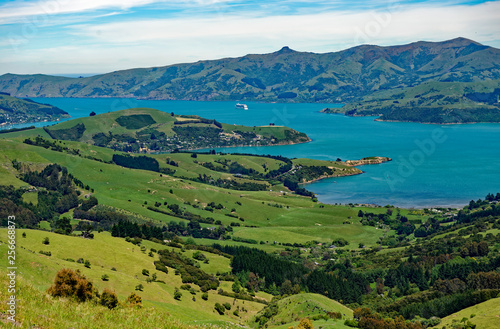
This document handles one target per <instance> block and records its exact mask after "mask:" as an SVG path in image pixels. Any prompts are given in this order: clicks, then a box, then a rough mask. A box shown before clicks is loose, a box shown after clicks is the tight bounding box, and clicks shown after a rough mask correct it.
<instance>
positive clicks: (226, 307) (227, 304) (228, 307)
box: [223, 302, 231, 311]
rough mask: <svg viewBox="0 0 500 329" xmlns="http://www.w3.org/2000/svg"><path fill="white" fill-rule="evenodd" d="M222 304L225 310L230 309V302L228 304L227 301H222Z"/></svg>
mask: <svg viewBox="0 0 500 329" xmlns="http://www.w3.org/2000/svg"><path fill="white" fill-rule="evenodd" d="M223 305H224V308H225V309H226V310H228V311H229V310H230V309H231V304H229V303H227V302H226V303H224V304H223Z"/></svg>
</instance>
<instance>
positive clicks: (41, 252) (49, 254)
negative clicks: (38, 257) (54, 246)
mask: <svg viewBox="0 0 500 329" xmlns="http://www.w3.org/2000/svg"><path fill="white" fill-rule="evenodd" d="M39 253H40V254H42V255H45V256H52V253H51V252H50V251H43V250H40V251H39Z"/></svg>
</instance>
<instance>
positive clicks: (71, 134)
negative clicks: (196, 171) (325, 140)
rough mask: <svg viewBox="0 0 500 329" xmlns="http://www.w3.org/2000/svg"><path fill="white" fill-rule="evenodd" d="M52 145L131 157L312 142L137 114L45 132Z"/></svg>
mask: <svg viewBox="0 0 500 329" xmlns="http://www.w3.org/2000/svg"><path fill="white" fill-rule="evenodd" d="M44 129H45V131H46V132H47V134H49V135H50V136H51V137H52V138H54V139H60V140H70V141H82V142H86V143H90V144H94V145H98V146H104V147H110V148H113V149H115V150H121V151H129V152H158V151H162V152H170V151H174V150H189V149H200V148H211V147H224V146H248V145H254V146H258V145H260V146H265V145H282V144H295V143H304V142H308V141H310V139H309V137H307V135H306V134H304V133H300V132H297V131H295V130H293V129H290V128H287V127H283V126H259V127H246V126H241V125H229V124H224V123H220V122H217V121H216V120H209V119H204V118H201V117H199V116H182V115H175V114H174V113H166V112H162V111H158V110H154V109H147V108H137V109H128V110H122V111H115V112H111V113H104V114H99V115H96V116H90V117H85V118H78V119H74V120H70V121H66V122H62V123H60V124H57V125H55V126H52V127H47V128H44Z"/></svg>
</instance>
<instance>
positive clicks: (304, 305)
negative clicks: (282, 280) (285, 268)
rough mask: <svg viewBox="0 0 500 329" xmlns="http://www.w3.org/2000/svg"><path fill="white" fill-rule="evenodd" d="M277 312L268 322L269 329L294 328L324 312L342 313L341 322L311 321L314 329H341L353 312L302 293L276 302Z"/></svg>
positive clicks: (338, 304)
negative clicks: (306, 319) (330, 327)
mask: <svg viewBox="0 0 500 329" xmlns="http://www.w3.org/2000/svg"><path fill="white" fill-rule="evenodd" d="M277 304H278V307H279V311H278V314H276V315H274V316H273V317H272V318H271V320H270V321H269V322H268V325H269V326H270V327H273V328H274V327H275V326H276V327H277V328H288V327H289V326H291V325H293V326H294V327H296V326H297V324H298V323H299V322H300V319H302V318H306V317H309V318H311V317H313V316H314V315H324V314H326V312H338V313H342V319H341V320H333V319H329V320H327V321H325V320H318V321H313V325H314V327H315V328H318V327H323V326H324V325H327V326H335V328H339V327H340V328H343V325H344V320H345V319H351V318H352V314H353V311H352V310H351V309H349V308H347V307H345V306H344V305H342V304H340V303H338V302H336V301H333V300H331V299H328V298H327V297H325V296H322V295H318V294H311V293H303V294H298V295H292V296H289V297H285V298H283V299H281V300H279V301H278V302H277Z"/></svg>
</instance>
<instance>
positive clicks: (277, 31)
mask: <svg viewBox="0 0 500 329" xmlns="http://www.w3.org/2000/svg"><path fill="white" fill-rule="evenodd" d="M499 13H500V1H458V0H449V1H432V0H430V1H422V0H410V1H397V0H383V1H379V0H376V1H358V0H351V1H347V0H330V1H327V0H319V1H313V0H302V1H295V0H275V1H272V0H268V1H264V0H257V1H243V0H239V1H238V0H10V1H6V0H0V74H4V73H19V74H34V73H43V74H68V73H105V72H110V71H114V70H121V69H128V68H134V67H151V66H164V65H169V64H175V63H182V62H194V61H197V60H203V59H216V58H222V57H237V56H243V55H246V54H249V53H270V52H273V51H277V50H279V49H280V48H281V47H283V46H285V45H286V46H289V47H290V48H292V49H295V50H298V51H311V52H318V53H324V52H332V51H339V50H342V49H346V48H349V47H352V46H356V45H359V44H377V45H384V46H385V45H396V44H406V43H410V42H414V41H419V40H427V41H443V40H447V39H452V38H455V37H459V36H461V37H466V38H469V39H473V40H475V41H478V42H481V43H483V44H486V45H490V46H493V47H497V48H500V19H499V18H500V14H499Z"/></svg>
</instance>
